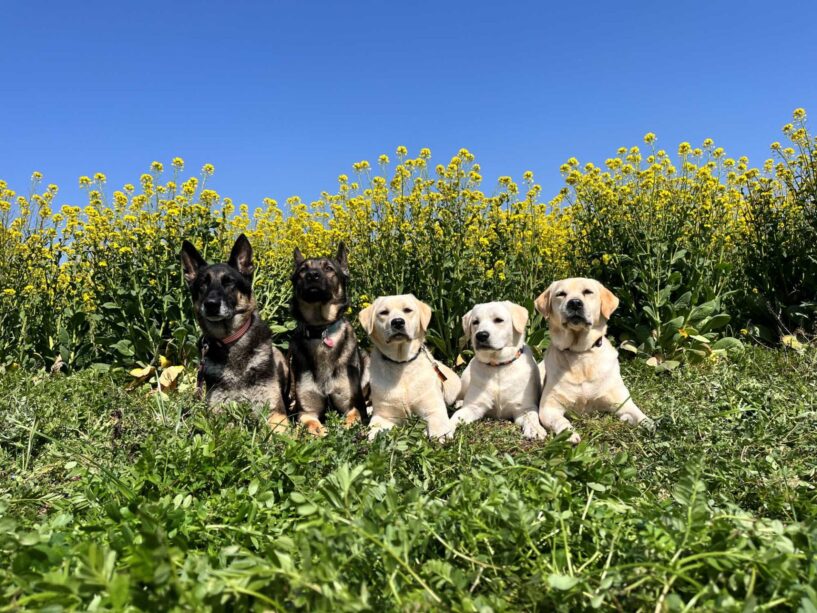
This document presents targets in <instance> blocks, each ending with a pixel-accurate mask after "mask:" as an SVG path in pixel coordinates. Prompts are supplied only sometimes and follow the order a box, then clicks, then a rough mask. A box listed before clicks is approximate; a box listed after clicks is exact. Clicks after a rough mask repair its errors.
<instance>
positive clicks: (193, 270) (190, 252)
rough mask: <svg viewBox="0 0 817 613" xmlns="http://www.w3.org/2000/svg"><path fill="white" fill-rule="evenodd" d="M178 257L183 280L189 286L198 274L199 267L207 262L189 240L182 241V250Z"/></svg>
mask: <svg viewBox="0 0 817 613" xmlns="http://www.w3.org/2000/svg"><path fill="white" fill-rule="evenodd" d="M179 257H181V259H182V272H183V273H184V280H185V281H187V286H188V287H191V286H192V285H193V282H194V281H195V280H196V277H197V276H198V274H199V268H202V267H204V266H207V262H206V261H205V260H204V258H203V257H201V254H200V253H199V250H198V249H196V248H195V247H194V246H193V243H191V242H190V241H184V242H182V252H181V253H180V254H179Z"/></svg>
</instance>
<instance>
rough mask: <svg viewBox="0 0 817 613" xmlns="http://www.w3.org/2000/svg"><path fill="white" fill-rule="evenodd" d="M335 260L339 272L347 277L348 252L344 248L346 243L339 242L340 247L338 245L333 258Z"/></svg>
mask: <svg viewBox="0 0 817 613" xmlns="http://www.w3.org/2000/svg"><path fill="white" fill-rule="evenodd" d="M335 259H336V260H337V261H338V264H340V271H341V272H342V273H343V274H344V275H346V276H347V277H348V276H349V250H348V249H347V248H346V243H344V242H343V241H340V245H338V254H337V255H336V256H335Z"/></svg>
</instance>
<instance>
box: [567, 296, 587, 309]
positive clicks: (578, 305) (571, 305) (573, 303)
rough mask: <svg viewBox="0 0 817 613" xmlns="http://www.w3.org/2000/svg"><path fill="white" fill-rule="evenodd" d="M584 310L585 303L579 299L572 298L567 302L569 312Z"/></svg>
mask: <svg viewBox="0 0 817 613" xmlns="http://www.w3.org/2000/svg"><path fill="white" fill-rule="evenodd" d="M583 308H584V303H583V302H582V301H581V300H579V299H578V298H571V299H570V300H568V301H567V310H568V311H581V310H582V309H583Z"/></svg>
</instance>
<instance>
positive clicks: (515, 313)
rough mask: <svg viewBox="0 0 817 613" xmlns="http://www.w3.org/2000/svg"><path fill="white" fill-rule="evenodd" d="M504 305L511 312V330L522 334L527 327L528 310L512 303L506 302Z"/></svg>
mask: <svg viewBox="0 0 817 613" xmlns="http://www.w3.org/2000/svg"><path fill="white" fill-rule="evenodd" d="M505 304H506V305H507V306H508V309H510V311H511V321H512V322H513V329H514V330H515V331H516V332H518V333H519V334H522V333H523V332H524V331H525V326H527V325H528V309H526V308H525V307H523V306H520V305H518V304H515V303H513V302H508V301H507V300H506V301H505Z"/></svg>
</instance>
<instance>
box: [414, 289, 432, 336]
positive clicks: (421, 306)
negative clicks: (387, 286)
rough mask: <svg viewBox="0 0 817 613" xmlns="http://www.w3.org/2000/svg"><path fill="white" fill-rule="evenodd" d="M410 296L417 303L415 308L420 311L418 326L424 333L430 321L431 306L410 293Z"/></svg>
mask: <svg viewBox="0 0 817 613" xmlns="http://www.w3.org/2000/svg"><path fill="white" fill-rule="evenodd" d="M410 296H411V297H412V298H414V301H415V302H416V303H417V310H418V311H419V312H420V328H421V329H422V331H423V332H424V333H425V331H426V330H428V325H429V324H430V323H431V307H430V306H428V305H427V304H426V303H425V302H421V301H420V300H419V299H418V298H417V296H415V295H414V294H410Z"/></svg>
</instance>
